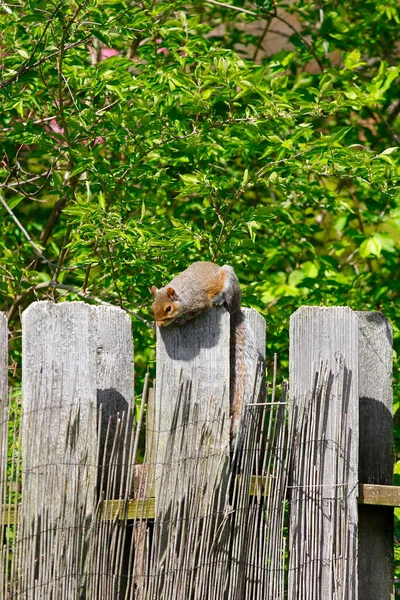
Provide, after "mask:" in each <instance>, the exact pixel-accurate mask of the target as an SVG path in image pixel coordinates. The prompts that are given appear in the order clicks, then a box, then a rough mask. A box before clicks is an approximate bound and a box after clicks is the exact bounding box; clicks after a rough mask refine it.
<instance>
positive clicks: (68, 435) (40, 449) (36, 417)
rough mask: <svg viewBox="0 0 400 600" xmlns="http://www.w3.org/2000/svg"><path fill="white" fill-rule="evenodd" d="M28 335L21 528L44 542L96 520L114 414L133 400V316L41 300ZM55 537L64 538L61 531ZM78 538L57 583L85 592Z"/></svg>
mask: <svg viewBox="0 0 400 600" xmlns="http://www.w3.org/2000/svg"><path fill="white" fill-rule="evenodd" d="M22 336H23V356H22V359H23V362H22V384H23V416H22V469H23V498H22V517H23V523H22V527H25V528H26V532H27V535H29V533H30V534H33V533H34V534H35V536H36V540H35V536H33V537H32V541H33V542H36V543H40V544H45V543H46V540H47V543H49V542H48V539H49V537H48V536H49V535H50V532H51V531H53V528H55V529H54V531H57V529H56V525H57V523H58V524H59V526H61V523H62V527H63V528H64V529H69V528H73V527H75V528H81V530H82V532H83V534H82V535H84V531H85V528H87V527H89V526H90V522H91V519H92V517H93V511H94V509H95V505H96V502H97V497H96V490H97V487H98V485H99V482H98V480H97V479H98V457H99V454H100V456H101V449H100V446H101V443H103V442H104V437H105V431H106V428H107V422H108V417H109V416H111V415H115V416H116V415H117V413H122V412H123V411H127V410H128V408H129V407H130V405H131V402H132V399H133V365H132V360H133V347H132V336H131V322H130V319H129V317H128V316H127V315H126V313H124V312H123V311H122V310H121V309H119V308H116V307H112V306H96V307H95V306H90V305H88V304H85V303H83V302H68V303H67V302H66V303H60V304H54V303H52V302H47V301H46V302H35V303H33V304H32V305H31V306H29V308H27V309H26V310H25V312H24V313H23V316H22ZM60 519H61V520H60ZM41 532H43V533H42V534H41ZM40 536H42V539H41V537H40ZM54 540H55V541H54V542H53V543H56V542H57V543H62V536H61V535H60V533H58V534H57V535H56V537H55V538H54ZM60 540H61V542H60ZM77 544H78V545H77V546H76V547H75V548H72V547H71V548H68V551H67V552H66V555H65V557H64V562H63V563H62V565H63V566H62V567H60V565H58V567H57V569H59V570H60V569H61V572H59V571H58V575H57V577H58V578H59V579H58V583H57V585H61V584H60V583H59V580H60V579H63V578H66V579H68V578H69V583H68V585H69V587H68V588H65V587H64V588H63V589H68V590H70V593H71V594H72V593H78V590H79V589H80V590H81V592H80V593H83V594H85V590H82V581H83V579H82V575H83V573H82V571H80V568H81V569H82V566H83V565H85V569H86V568H87V564H88V563H87V558H86V557H85V552H86V550H85V544H84V543H83V542H81V543H79V542H78V543H77ZM59 551H60V552H61V551H62V550H61V547H60V548H59ZM52 552H54V553H57V548H55V547H53V550H52ZM34 554H35V551H34V550H33V551H32V555H34ZM32 555H31V556H30V557H29V560H32V569H31V571H30V572H29V569H28V568H27V569H26V573H25V577H26V580H25V581H24V582H22V585H23V586H24V587H28V588H29V587H32V586H34V584H35V581H36V579H37V577H40V576H42V577H43V574H42V575H41V574H40V573H39V572H38V569H39V567H38V565H39V563H40V561H39V560H38V557H37V556H32ZM43 556H45V555H43ZM40 560H42V559H40ZM46 560H47V564H49V557H48V556H46ZM35 561H36V565H34V563H35ZM92 568H93V565H92ZM71 581H72V583H71ZM42 585H43V582H42ZM63 585H64V586H65V585H66V584H65V583H64V584H63ZM73 590H74V592H73ZM45 597H46V596H45ZM60 597H61V596H60ZM71 597H72V596H71ZM74 597H75V596H74ZM111 597H113V596H111V595H110V596H109V598H111Z"/></svg>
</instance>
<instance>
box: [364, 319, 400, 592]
mask: <svg viewBox="0 0 400 600" xmlns="http://www.w3.org/2000/svg"><path fill="white" fill-rule="evenodd" d="M356 314H357V316H358V319H359V324H360V333H359V352H360V359H359V395H360V453H359V479H360V481H362V482H363V483H365V484H368V483H369V484H381V485H382V487H381V489H380V491H379V498H380V500H381V501H382V504H383V503H384V504H387V503H388V501H391V500H393V499H394V497H393V496H394V495H395V494H394V490H395V489H396V488H390V487H388V486H389V485H390V484H391V483H392V478H393V421H392V328H391V325H390V323H389V322H388V321H387V320H386V319H385V317H384V316H383V315H382V314H381V313H376V312H357V313H356ZM368 491H369V492H370V493H372V494H373V495H376V494H377V492H376V488H375V492H372V488H367V487H366V486H365V485H364V487H363V494H364V505H362V506H360V507H359V546H358V557H359V558H358V559H359V563H358V575H359V577H358V579H359V597H360V599H361V600H376V598H379V600H390V599H391V598H392V590H393V559H394V557H393V509H391V508H389V507H388V506H382V504H381V506H366V504H367V502H366V501H365V500H368V499H370V500H371V496H370V495H369V494H368ZM368 504H372V503H371V502H368ZM389 506H393V505H392V504H391V503H389Z"/></svg>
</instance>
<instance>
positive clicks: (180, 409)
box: [155, 309, 230, 513]
mask: <svg viewBox="0 0 400 600" xmlns="http://www.w3.org/2000/svg"><path fill="white" fill-rule="evenodd" d="M229 341H230V318H229V313H227V312H226V310H225V309H212V310H210V311H208V312H207V313H204V314H203V315H200V316H199V317H197V318H196V319H193V320H192V321H190V322H188V323H186V324H185V325H184V326H182V327H176V326H170V327H166V328H163V329H158V330H157V365H156V369H157V370H156V401H155V409H156V430H157V436H158V441H157V455H156V482H155V484H156V498H157V506H158V507H159V510H160V511H161V512H163V513H164V511H166V510H168V509H170V508H171V506H170V505H173V504H174V503H175V504H176V503H179V502H180V501H181V497H182V495H185V494H186V493H187V492H188V489H187V487H186V486H187V485H188V481H187V480H186V482H185V481H184V473H183V470H182V468H181V467H182V465H183V464H186V465H187V466H188V467H189V470H190V465H191V466H193V467H196V464H197V463H199V462H200V460H201V458H203V459H205V460H206V462H208V464H206V463H205V464H204V465H203V466H204V468H205V469H206V472H207V474H206V473H205V478H204V481H205V482H206V487H207V489H208V490H209V492H211V491H212V490H213V489H214V485H215V482H216V481H218V478H219V477H220V476H221V468H222V467H223V465H224V460H225V459H228V457H229V449H230V447H229V431H230V420H229V414H230V410H229V381H230V346H229ZM189 386H190V387H189ZM188 422H191V423H192V431H191V435H192V436H193V437H192V439H190V440H189V439H182V438H181V437H180V433H181V431H182V427H183V423H188ZM172 445H173V446H174V448H172ZM207 457H214V458H213V460H209V461H207ZM218 457H219V458H218ZM217 464H219V465H220V466H219V467H216V465H217ZM198 466H199V465H198V464H197V467H198ZM192 475H193V474H192ZM205 496H207V494H205ZM206 502H207V500H206ZM167 505H168V506H167Z"/></svg>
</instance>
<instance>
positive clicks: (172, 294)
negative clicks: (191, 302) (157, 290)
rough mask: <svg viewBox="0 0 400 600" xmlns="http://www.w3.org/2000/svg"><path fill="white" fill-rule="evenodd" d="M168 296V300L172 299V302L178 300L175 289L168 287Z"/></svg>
mask: <svg viewBox="0 0 400 600" xmlns="http://www.w3.org/2000/svg"><path fill="white" fill-rule="evenodd" d="M167 296H168V298H171V300H177V299H178V297H177V295H176V292H175V290H174V288H172V287H167Z"/></svg>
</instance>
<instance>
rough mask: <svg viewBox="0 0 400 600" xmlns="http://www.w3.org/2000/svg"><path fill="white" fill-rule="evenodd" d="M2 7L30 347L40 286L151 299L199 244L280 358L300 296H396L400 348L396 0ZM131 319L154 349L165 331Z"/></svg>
mask: <svg viewBox="0 0 400 600" xmlns="http://www.w3.org/2000/svg"><path fill="white" fill-rule="evenodd" d="M320 6H322V7H323V8H320ZM0 21H1V28H2V32H3V33H2V42H1V49H0V52H1V55H2V70H1V82H0V89H1V94H2V111H1V114H0V136H1V144H2V162H1V165H0V181H1V189H0V191H1V202H2V205H1V206H0V211H1V218H2V223H3V234H2V237H1V239H0V256H1V258H0V289H1V297H2V300H1V307H0V308H1V309H3V310H7V311H8V312H9V316H10V320H11V324H12V327H13V334H12V335H13V344H14V346H13V347H14V352H15V358H16V361H17V362H18V356H19V342H18V339H19V329H20V328H19V315H20V311H21V310H23V309H24V308H25V307H26V306H27V304H28V303H30V302H32V301H33V300H34V299H35V298H41V299H42V298H46V297H51V298H57V299H59V300H62V299H65V298H67V299H72V298H75V297H81V296H82V295H83V296H84V295H89V296H90V297H92V298H98V299H101V300H103V301H108V302H112V303H117V304H120V305H121V306H123V307H124V308H126V309H129V310H131V311H134V312H136V313H140V315H142V317H145V318H148V317H149V304H150V294H149V291H148V289H149V287H150V286H151V285H152V284H153V283H154V284H157V285H158V284H160V283H162V282H165V281H166V280H168V279H169V278H170V277H171V276H172V275H173V274H175V273H177V272H178V271H180V270H182V269H183V268H185V267H186V266H187V265H188V264H189V263H190V262H191V261H193V260H196V259H212V260H215V261H218V262H220V263H224V262H226V263H230V264H232V265H233V266H234V267H235V269H236V271H237V273H238V276H239V279H240V281H241V282H242V284H243V292H244V303H245V304H246V305H249V306H253V307H256V308H258V309H259V310H261V311H262V312H263V313H264V314H265V316H266V318H267V321H268V323H269V335H268V345H269V355H270V356H272V354H273V352H278V354H279V356H280V357H281V365H282V369H283V371H285V369H286V367H287V329H288V318H289V315H290V314H291V313H292V312H293V311H294V310H295V309H296V308H297V307H298V306H300V305H302V304H319V305H343V304H347V305H350V306H351V307H352V308H355V309H362V310H382V312H383V313H384V314H385V315H386V316H387V317H388V318H389V319H390V320H391V322H392V323H393V327H394V342H395V351H396V355H395V358H396V359H397V352H398V347H399V341H400V338H399V331H398V326H397V323H398V322H399V312H400V309H399V308H398V306H399V302H398V300H399V293H400V278H399V269H398V260H399V241H400V191H399V185H398V184H399V176H400V160H399V157H400V152H399V147H398V146H400V143H399V135H400V134H399V127H400V119H399V112H400V102H399V100H398V98H399V76H398V75H399V67H398V63H399V45H398V43H397V40H398V34H399V26H400V16H399V9H398V5H397V2H396V0H387V1H386V2H384V3H383V2H382V1H381V0H368V1H363V2H361V1H360V0H356V1H353V2H349V1H348V0H339V1H338V0H334V1H327V2H324V3H323V4H322V5H318V6H317V5H316V4H315V3H313V2H310V1H308V0H294V1H293V2H281V1H279V2H277V3H274V2H272V0H256V2H254V3H250V2H249V3H245V2H244V1H243V0H237V3H236V6H229V5H228V4H224V3H218V2H215V1H214V0H208V1H207V0H206V1H203V2H200V1H198V0H193V1H192V2H182V1H181V0H176V1H175V2H170V1H168V2H166V1H164V0H158V1H157V2H155V1H154V0H152V1H144V2H142V3H137V4H136V3H131V2H127V1H126V0H114V1H110V0H107V2H105V1H104V0H82V2H80V3H76V2H74V1H73V0H64V1H63V2H59V3H57V4H56V3H54V2H50V1H48V0H29V1H28V2H19V3H18V2H15V3H12V4H8V3H4V4H2V7H1V12H0ZM79 294H80V295H81V296H79ZM134 325H135V328H136V332H137V333H136V334H135V338H136V339H137V362H138V367H139V368H140V367H141V368H142V369H144V368H145V366H147V364H148V363H149V361H151V360H152V358H153V342H151V341H150V338H151V339H152V333H151V329H150V328H149V327H148V325H146V324H145V323H143V322H141V321H139V320H136V319H135V320H134ZM395 395H396V398H397V399H398V364H397V362H395Z"/></svg>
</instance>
